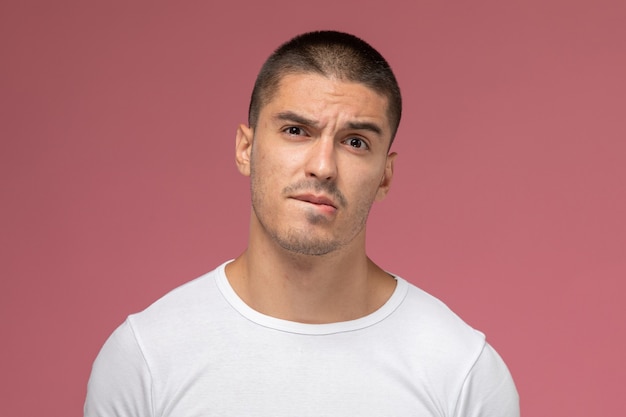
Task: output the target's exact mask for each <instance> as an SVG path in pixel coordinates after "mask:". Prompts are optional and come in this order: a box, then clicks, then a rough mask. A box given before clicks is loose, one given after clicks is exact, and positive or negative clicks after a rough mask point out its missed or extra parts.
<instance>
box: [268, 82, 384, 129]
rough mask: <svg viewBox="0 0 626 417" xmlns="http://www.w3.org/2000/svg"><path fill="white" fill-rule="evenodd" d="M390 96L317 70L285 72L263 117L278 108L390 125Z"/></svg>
mask: <svg viewBox="0 0 626 417" xmlns="http://www.w3.org/2000/svg"><path fill="white" fill-rule="evenodd" d="M388 109H389V100H388V98H387V97H386V96H384V95H382V94H379V93H378V92H377V91H375V90H373V89H372V88H370V87H368V86H367V85H365V84H363V83H359V82H351V81H345V80H341V79H339V78H336V77H326V76H324V75H320V74H316V73H295V74H286V75H284V76H283V77H281V79H280V81H279V83H278V86H277V88H276V90H275V91H274V92H273V94H271V96H270V97H268V100H267V102H266V103H265V104H264V106H263V107H262V108H261V111H260V115H259V116H260V117H261V118H263V117H268V116H271V114H272V113H274V112H276V111H300V112H305V113H307V114H308V115H310V116H315V117H320V118H324V117H332V116H333V115H335V116H337V115H339V114H341V115H342V116H343V117H350V118H356V119H372V120H373V121H376V122H377V123H379V124H381V125H382V126H383V127H384V128H385V130H388V129H389V117H388Z"/></svg>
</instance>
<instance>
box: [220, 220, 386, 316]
mask: <svg viewBox="0 0 626 417" xmlns="http://www.w3.org/2000/svg"><path fill="white" fill-rule="evenodd" d="M363 234H364V232H363ZM226 275H227V277H228V280H229V281H230V283H231V285H232V286H233V288H234V290H235V292H237V294H238V295H239V296H240V297H241V298H242V299H243V301H244V302H246V304H248V305H249V306H250V307H252V308H253V309H255V310H257V311H259V312H261V313H263V314H266V315H269V316H272V317H277V318H281V319H285V320H290V321H297V322H302V323H332V322H339V321H347V320H354V319H357V318H359V317H363V316H365V315H367V314H370V313H372V312H373V311H375V310H376V309H378V308H379V307H380V306H382V305H383V304H384V303H385V302H386V301H387V299H388V298H389V297H390V296H391V293H392V292H393V289H394V288H395V280H394V279H393V278H392V277H390V276H389V275H388V274H386V273H385V272H384V271H382V270H381V269H380V268H379V267H378V266H376V265H375V264H374V263H373V262H372V261H371V260H369V259H368V258H367V256H366V254H365V237H364V236H357V238H356V239H355V241H354V242H352V244H350V245H348V246H346V247H343V248H340V249H337V250H336V251H333V252H332V253H329V254H326V255H321V256H311V255H302V254H296V253H293V252H289V251H287V250H285V249H283V248H281V247H279V246H278V245H276V244H275V243H274V242H267V241H265V240H263V241H259V240H258V239H257V240H255V239H252V238H251V239H250V246H249V247H248V249H246V251H245V252H244V253H243V254H242V255H241V256H239V257H238V258H237V259H235V261H233V262H232V263H230V264H229V265H227V267H226Z"/></svg>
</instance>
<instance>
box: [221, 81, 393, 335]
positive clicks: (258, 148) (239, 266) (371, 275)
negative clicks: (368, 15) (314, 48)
mask: <svg viewBox="0 0 626 417" xmlns="http://www.w3.org/2000/svg"><path fill="white" fill-rule="evenodd" d="M390 140H391V129H390V126H389V121H388V118H387V99H386V98H385V97H383V96H381V95H379V94H378V93H376V92H374V91H373V90H371V89H369V88H368V87H366V86H364V85H362V84H358V83H352V82H345V81H341V80H338V79H334V78H327V77H324V76H321V75H318V74H311V73H299V74H290V75H286V76H285V77H283V79H282V80H281V83H280V86H279V89H278V91H277V93H276V94H275V96H274V97H273V98H272V100H271V101H270V102H269V103H267V104H266V105H265V106H264V107H263V108H262V109H261V111H260V114H259V119H258V123H257V126H256V127H255V128H254V129H253V128H250V127H248V126H245V125H241V126H239V128H238V130H237V145H236V161H237V166H238V168H239V170H240V172H241V173H242V174H243V175H246V176H250V181H251V195H252V208H253V210H252V214H251V220H250V239H249V246H248V248H247V249H246V251H245V252H244V253H243V254H242V255H241V256H240V257H238V258H237V259H236V260H235V261H233V262H232V263H231V264H229V265H228V266H227V268H226V274H227V276H228V279H229V281H230V282H231V285H232V286H233V288H234V289H235V291H236V292H237V293H238V294H239V296H240V297H241V298H242V299H243V300H244V301H245V302H246V303H248V304H249V305H250V306H251V307H252V308H255V309H256V310H258V311H260V312H262V313H265V314H268V315H271V316H274V317H278V318H284V319H288V320H294V321H301V322H310V323H324V322H335V321H344V320H350V319H355V318H358V317H362V316H364V315H366V314H369V313H371V312H372V311H374V310H375V309H377V308H378V307H380V306H381V305H382V304H383V303H384V302H385V301H386V300H387V299H388V297H389V296H390V294H391V293H392V292H393V288H394V287H395V280H393V278H392V277H390V276H389V275H388V274H386V273H384V272H383V271H382V270H381V269H380V268H378V267H377V266H376V265H375V264H374V263H373V262H371V261H370V260H369V259H368V258H367V256H366V254H365V224H366V221H367V216H368V214H369V210H370V208H371V206H372V204H373V203H374V202H375V201H377V200H381V199H383V198H384V197H385V196H386V195H387V193H388V191H389V187H390V185H391V179H392V177H393V163H394V159H395V157H396V155H395V154H394V153H392V154H388V148H389V144H390Z"/></svg>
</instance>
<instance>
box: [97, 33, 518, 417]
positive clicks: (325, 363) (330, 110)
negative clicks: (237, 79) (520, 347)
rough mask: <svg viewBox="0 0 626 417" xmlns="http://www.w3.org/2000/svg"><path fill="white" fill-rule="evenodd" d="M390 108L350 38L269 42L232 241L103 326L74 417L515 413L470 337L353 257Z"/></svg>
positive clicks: (387, 138) (390, 81) (389, 157)
mask: <svg viewBox="0 0 626 417" xmlns="http://www.w3.org/2000/svg"><path fill="white" fill-rule="evenodd" d="M400 114H401V99H400V92H399V89H398V86H397V83H396V80H395V77H394V75H393V73H392V72H391V69H390V68H389V66H388V64H387V62H386V61H385V60H384V59H383V57H382V56H380V54H378V52H376V51H375V50H374V49H372V48H371V47H370V46H369V45H368V44H366V43H365V42H363V41H362V40H360V39H358V38H356V37H354V36H352V35H348V34H344V33H338V32H313V33H307V34H304V35H300V36H298V37H296V38H294V39H292V40H291V41H289V42H288V43H286V44H284V45H283V46H281V47H280V48H279V49H278V50H277V51H276V52H274V54H273V55H272V56H271V57H270V58H269V59H268V61H267V62H266V63H265V65H264V66H263V68H262V69H261V72H260V74H259V76H258V78H257V82H256V84H255V88H254V91H253V94H252V100H251V103H250V113H249V124H248V125H247V126H246V125H241V126H240V127H239V129H238V131H237V145H236V161H237V166H238V168H239V170H240V172H241V173H242V174H243V175H246V176H250V181H251V193H252V208H253V210H252V215H251V220H250V236H249V245H248V248H247V249H246V251H245V252H244V253H243V254H241V255H240V256H239V257H238V258H236V259H235V260H233V261H232V262H227V263H225V264H223V265H222V266H220V267H218V268H217V269H216V270H215V271H212V272H210V273H208V274H206V275H204V276H202V277H200V278H198V279H196V280H194V281H191V282H189V283H187V284H186V285H183V286H182V287H180V288H178V289H176V290H174V291H172V292H171V293H169V294H168V295H166V296H165V297H163V298H161V299H160V300H159V301H157V302H156V303H154V304H153V305H152V306H150V307H149V308H148V309H146V310H145V311H143V312H142V313H139V314H136V315H131V316H130V317H129V318H128V319H127V320H126V322H125V323H124V324H122V325H121V326H120V327H119V328H118V329H117V330H116V331H115V332H114V333H113V335H112V336H111V337H110V338H109V340H108V341H107V342H106V344H105V345H104V347H103V348H102V351H101V352H100V354H99V356H98V358H97V359H96V362H95V363H94V368H93V372H92V375H91V378H90V381H89V386H88V394H87V400H86V403H85V415H86V416H90V417H91V416H171V417H178V416H185V417H189V416H220V417H224V416H233V417H234V416H236V417H242V416H268V417H269V416H271V417H276V416H342V417H345V416H359V417H366V416H385V417H389V416H394V417H401V416H420V417H426V416H493V417H496V416H497V417H514V416H518V415H519V407H518V396H517V392H516V390H515V386H514V384H513V381H512V379H511V376H510V374H509V372H508V370H507V368H506V366H505V365H504V363H503V362H502V360H501V359H500V357H499V356H498V355H497V354H496V353H495V351H494V350H493V349H492V348H491V347H490V346H489V345H488V344H487V343H486V342H485V338H484V336H483V335H482V334H481V333H479V332H477V331H475V330H473V329H472V328H470V327H469V326H468V325H466V324H465V323H464V322H462V321H461V320H460V319H459V318H458V317H457V316H456V315H454V314H453V313H452V312H451V311H450V310H448V309H447V308H446V307H445V306H444V305H443V304H442V303H441V302H439V301H438V300H436V299H434V298H433V297H431V296H429V295H427V294H426V293H424V292H422V291H421V290H419V289H418V288H416V287H414V286H412V285H411V284H409V283H408V282H407V281H405V280H403V279H402V278H400V277H397V276H393V275H390V274H389V273H387V272H385V271H384V270H382V269H381V268H379V267H378V266H377V265H375V264H374V263H373V262H372V261H371V260H369V259H368V257H367V255H366V252H365V224H366V220H367V216H368V212H369V209H370V207H371V205H372V204H373V202H374V201H376V200H380V199H382V198H384V197H385V195H386V194H387V192H388V190H389V187H390V184H391V180H392V177H393V164H394V159H395V156H396V155H395V154H394V153H389V148H390V145H391V142H392V140H393V137H394V135H395V132H396V129H397V127H398V123H399V121H400Z"/></svg>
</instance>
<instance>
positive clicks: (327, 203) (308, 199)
mask: <svg viewBox="0 0 626 417" xmlns="http://www.w3.org/2000/svg"><path fill="white" fill-rule="evenodd" d="M292 198H293V199H295V200H299V201H302V202H304V203H309V204H314V205H316V206H320V207H326V208H328V209H331V210H336V209H337V205H336V204H335V202H334V201H333V200H331V199H330V198H328V197H326V196H323V195H314V194H301V195H296V196H293V197H292Z"/></svg>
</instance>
